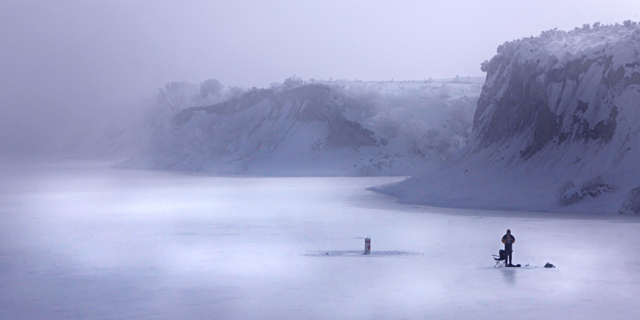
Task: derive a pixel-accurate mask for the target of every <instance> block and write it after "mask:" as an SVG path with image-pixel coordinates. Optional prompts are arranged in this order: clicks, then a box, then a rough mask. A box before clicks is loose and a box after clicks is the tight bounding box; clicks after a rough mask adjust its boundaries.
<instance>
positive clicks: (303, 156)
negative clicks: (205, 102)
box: [123, 79, 481, 175]
mask: <svg viewBox="0 0 640 320" xmlns="http://www.w3.org/2000/svg"><path fill="white" fill-rule="evenodd" d="M464 80H465V81H454V80H448V81H445V80H441V81H422V82H417V81H416V82H366V81H330V82H315V83H306V84H301V85H296V86H293V87H285V86H281V87H275V88H270V89H253V90H250V91H248V92H246V93H245V94H243V95H242V96H239V97H234V98H231V99H229V100H227V101H225V102H222V103H218V104H214V105H210V106H206V107H193V108H188V109H185V110H183V111H182V112H180V113H179V114H178V115H177V116H176V117H175V118H174V119H173V120H172V121H171V123H169V124H164V125H158V126H156V127H155V128H154V134H153V136H154V138H153V139H151V143H150V144H149V145H148V146H146V147H145V148H141V150H140V152H139V153H137V154H136V155H134V156H133V157H132V158H131V159H130V160H128V161H126V162H124V163H123V165H124V166H127V167H138V168H156V169H169V170H183V171H198V172H215V173H233V174H237V173H242V174H261V175H263V174H266V175H407V174H413V173H415V172H420V171H423V170H425V169H426V168H427V167H428V166H430V165H433V164H434V163H439V162H441V161H444V160H447V159H450V158H451V157H452V155H453V154H455V153H456V152H457V151H458V150H459V149H460V148H461V147H463V146H464V145H465V144H466V142H467V140H468V137H469V135H470V132H471V123H472V115H473V110H474V109H475V104H476V101H477V98H478V96H479V94H480V91H481V82H480V81H478V79H464Z"/></svg>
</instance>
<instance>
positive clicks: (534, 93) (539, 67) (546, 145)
mask: <svg viewBox="0 0 640 320" xmlns="http://www.w3.org/2000/svg"><path fill="white" fill-rule="evenodd" d="M639 51H640V27H639V26H638V24H637V23H633V22H630V21H627V22H625V23H624V24H623V25H611V26H602V25H600V24H595V25H593V26H591V25H585V26H584V27H582V28H577V29H575V30H573V31H570V32H563V31H557V30H552V31H547V32H543V33H542V34H541V35H540V36H539V37H531V38H525V39H521V40H516V41H512V42H507V43H505V44H503V45H501V46H500V47H498V53H497V55H496V56H494V57H493V58H492V59H491V61H488V62H485V63H483V65H482V68H483V70H484V71H486V72H487V78H486V81H485V84H484V87H483V89H482V94H481V96H480V99H479V101H478V107H477V109H476V112H475V115H474V121H473V133H472V137H471V139H470V142H469V144H468V145H467V147H466V148H465V149H464V150H463V151H462V152H461V154H460V156H459V158H458V159H457V160H456V161H455V163H454V164H452V165H449V166H446V167H442V168H440V169H439V170H436V171H433V172H428V173H426V174H423V175H420V176H416V177H414V178H412V179H410V180H408V181H405V182H403V183H400V184H398V185H393V186H387V187H383V188H380V189H379V190H381V191H382V192H385V193H388V194H392V195H395V196H397V197H400V198H401V199H402V200H403V201H406V202H412V203H425V204H434V205H442V206H454V207H480V208H487V209H490V208H503V209H515V210H539V211H567V212H618V211H622V212H636V213H638V212H640V206H639V205H638V202H639V201H638V200H637V195H636V194H638V193H640V192H638V191H637V190H640V189H635V190H636V191H634V192H631V193H630V191H631V190H632V189H634V188H636V187H638V185H640V165H638V164H639V162H638V161H639V159H640V136H639V133H640V55H639ZM628 195H629V196H628Z"/></svg>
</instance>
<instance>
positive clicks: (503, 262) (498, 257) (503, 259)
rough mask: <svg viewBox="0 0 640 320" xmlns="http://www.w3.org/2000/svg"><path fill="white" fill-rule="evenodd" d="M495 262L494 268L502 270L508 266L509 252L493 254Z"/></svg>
mask: <svg viewBox="0 0 640 320" xmlns="http://www.w3.org/2000/svg"><path fill="white" fill-rule="evenodd" d="M492 256H493V260H495V261H496V264H495V265H494V266H493V267H494V268H502V267H506V266H507V252H506V251H504V250H502V249H500V251H499V252H498V254H492Z"/></svg>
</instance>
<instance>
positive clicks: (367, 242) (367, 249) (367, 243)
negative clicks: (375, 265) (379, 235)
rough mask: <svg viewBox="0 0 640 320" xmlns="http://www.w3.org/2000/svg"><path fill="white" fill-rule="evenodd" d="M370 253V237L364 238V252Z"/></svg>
mask: <svg viewBox="0 0 640 320" xmlns="http://www.w3.org/2000/svg"><path fill="white" fill-rule="evenodd" d="M370 253H371V238H364V254H370Z"/></svg>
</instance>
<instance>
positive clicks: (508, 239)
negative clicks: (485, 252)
mask: <svg viewBox="0 0 640 320" xmlns="http://www.w3.org/2000/svg"><path fill="white" fill-rule="evenodd" d="M514 242H516V237H514V236H512V235H511V233H507V234H505V235H504V236H503V237H502V243H504V250H506V251H513V243H514Z"/></svg>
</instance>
